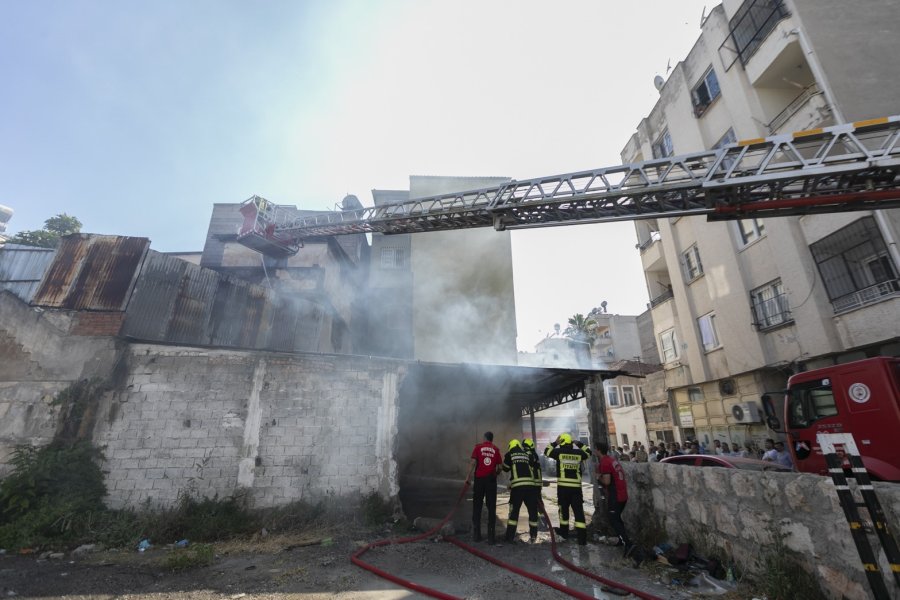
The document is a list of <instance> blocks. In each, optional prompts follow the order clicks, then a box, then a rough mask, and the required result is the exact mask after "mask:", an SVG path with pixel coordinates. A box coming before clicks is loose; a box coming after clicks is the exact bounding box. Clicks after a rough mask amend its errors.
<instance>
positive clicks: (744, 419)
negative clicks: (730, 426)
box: [731, 402, 762, 423]
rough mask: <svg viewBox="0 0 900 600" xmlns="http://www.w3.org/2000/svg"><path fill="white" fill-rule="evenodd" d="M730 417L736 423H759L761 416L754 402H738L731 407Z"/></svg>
mask: <svg viewBox="0 0 900 600" xmlns="http://www.w3.org/2000/svg"><path fill="white" fill-rule="evenodd" d="M731 416H732V417H734V420H735V421H737V422H738V423H759V422H761V421H762V415H761V414H760V412H759V407H758V406H757V405H756V402H739V403H738V404H735V405H734V406H732V407H731Z"/></svg>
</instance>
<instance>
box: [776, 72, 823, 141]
mask: <svg viewBox="0 0 900 600" xmlns="http://www.w3.org/2000/svg"><path fill="white" fill-rule="evenodd" d="M830 117H831V109H830V108H829V106H828V103H827V102H826V101H825V95H824V94H823V93H822V90H821V89H819V86H818V85H817V84H815V83H813V84H812V85H810V86H808V87H807V88H805V89H804V90H803V91H802V92H800V94H799V95H798V96H797V97H796V98H794V99H793V100H792V101H791V102H790V104H788V105H787V106H785V107H784V110H782V111H781V112H780V113H778V114H777V115H775V118H773V119H772V120H771V121H770V122H769V124H768V126H767V127H768V128H769V133H770V134H774V133H790V132H793V131H805V130H807V129H812V128H814V127H818V126H821V124H822V122H823V121H825V120H826V119H828V118H830Z"/></svg>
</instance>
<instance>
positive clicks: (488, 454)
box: [466, 431, 503, 544]
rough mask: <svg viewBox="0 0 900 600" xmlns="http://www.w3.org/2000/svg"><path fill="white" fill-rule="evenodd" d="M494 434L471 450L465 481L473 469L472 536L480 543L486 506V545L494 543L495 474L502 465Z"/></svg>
mask: <svg viewBox="0 0 900 600" xmlns="http://www.w3.org/2000/svg"><path fill="white" fill-rule="evenodd" d="M493 442H494V434H493V433H491V432H490V431H488V432H487V433H485V434H484V441H483V442H482V443H480V444H478V445H477V446H475V448H474V449H473V450H472V465H471V466H470V467H469V472H468V473H467V474H466V481H467V482H468V481H469V476H470V475H471V474H472V469H475V487H474V488H473V489H472V534H473V537H474V539H475V541H476V542H480V541H481V507H482V505H483V504H487V511H488V515H487V526H488V530H487V536H488V543H489V544H493V543H494V529H495V527H496V521H497V473H499V472H500V468H501V465H502V464H503V455H501V454H500V448H498V447H497V446H495V445H494V443H493Z"/></svg>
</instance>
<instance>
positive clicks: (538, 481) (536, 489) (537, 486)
mask: <svg viewBox="0 0 900 600" xmlns="http://www.w3.org/2000/svg"><path fill="white" fill-rule="evenodd" d="M522 445H523V446H525V451H526V452H528V453H529V454H530V455H531V457H532V459H534V479H532V483H531V486H530V487H529V488H528V493H529V494H531V495H532V496H534V505H535V506H537V509H538V526H540V519H541V517H542V516H543V512H542V511H541V504H542V503H541V490H542V489H543V488H544V474H543V473H542V472H541V458H540V457H539V456H538V453H537V450H536V449H535V447H534V440H533V439H531V438H525V439H524V440H522Z"/></svg>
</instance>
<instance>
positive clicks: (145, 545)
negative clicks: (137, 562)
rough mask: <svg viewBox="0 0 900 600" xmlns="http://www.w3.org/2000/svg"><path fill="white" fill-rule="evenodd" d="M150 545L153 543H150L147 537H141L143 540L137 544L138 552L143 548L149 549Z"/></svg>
mask: <svg viewBox="0 0 900 600" xmlns="http://www.w3.org/2000/svg"><path fill="white" fill-rule="evenodd" d="M152 547H153V545H152V544H150V540H149V539H143V540H141V543H140V544H138V552H144V551H145V550H149V549H150V548H152Z"/></svg>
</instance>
